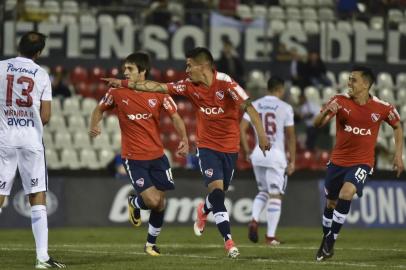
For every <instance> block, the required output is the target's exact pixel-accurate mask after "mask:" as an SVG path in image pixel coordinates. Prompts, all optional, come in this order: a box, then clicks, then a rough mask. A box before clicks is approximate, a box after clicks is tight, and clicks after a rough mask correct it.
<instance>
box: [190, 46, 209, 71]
mask: <svg viewBox="0 0 406 270" xmlns="http://www.w3.org/2000/svg"><path fill="white" fill-rule="evenodd" d="M186 58H192V59H193V60H195V61H197V62H198V63H202V62H209V64H210V65H211V66H213V63H214V59H213V55H212V54H211V52H210V51H209V50H208V49H207V48H204V47H196V48H194V49H192V50H190V51H188V52H186Z"/></svg>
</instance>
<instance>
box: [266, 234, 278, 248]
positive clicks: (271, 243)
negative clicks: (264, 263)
mask: <svg viewBox="0 0 406 270" xmlns="http://www.w3.org/2000/svg"><path fill="white" fill-rule="evenodd" d="M265 243H266V244H267V245H269V246H279V245H280V244H281V241H279V239H278V238H276V237H269V236H267V235H265Z"/></svg>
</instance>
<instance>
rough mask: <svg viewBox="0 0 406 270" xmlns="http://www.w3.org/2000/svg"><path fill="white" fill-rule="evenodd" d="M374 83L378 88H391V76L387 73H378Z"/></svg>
mask: <svg viewBox="0 0 406 270" xmlns="http://www.w3.org/2000/svg"><path fill="white" fill-rule="evenodd" d="M376 81H377V87H378V88H393V80H392V75H390V74H389V73H387V72H380V73H379V74H378V76H377V80H376Z"/></svg>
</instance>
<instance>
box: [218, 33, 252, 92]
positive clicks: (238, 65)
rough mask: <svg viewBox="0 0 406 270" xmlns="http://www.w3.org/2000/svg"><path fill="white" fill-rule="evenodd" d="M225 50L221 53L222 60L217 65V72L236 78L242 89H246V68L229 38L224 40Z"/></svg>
mask: <svg viewBox="0 0 406 270" xmlns="http://www.w3.org/2000/svg"><path fill="white" fill-rule="evenodd" d="M222 42H223V49H222V51H221V56H220V59H219V60H218V61H217V63H216V67H217V70H218V71H220V72H224V73H226V74H228V75H230V77H231V78H234V79H235V80H236V81H237V82H238V84H240V85H241V87H245V81H244V67H243V63H242V62H241V59H240V57H239V56H238V53H237V51H236V50H235V48H234V46H233V43H232V42H231V40H230V39H229V38H228V37H224V38H223V39H222Z"/></svg>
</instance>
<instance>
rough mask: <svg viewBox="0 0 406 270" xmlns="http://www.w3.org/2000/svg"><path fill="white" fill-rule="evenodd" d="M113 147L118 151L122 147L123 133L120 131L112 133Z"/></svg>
mask: <svg viewBox="0 0 406 270" xmlns="http://www.w3.org/2000/svg"><path fill="white" fill-rule="evenodd" d="M111 148H112V149H113V150H115V151H118V150H120V149H121V133H120V132H114V133H112V135H111Z"/></svg>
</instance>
